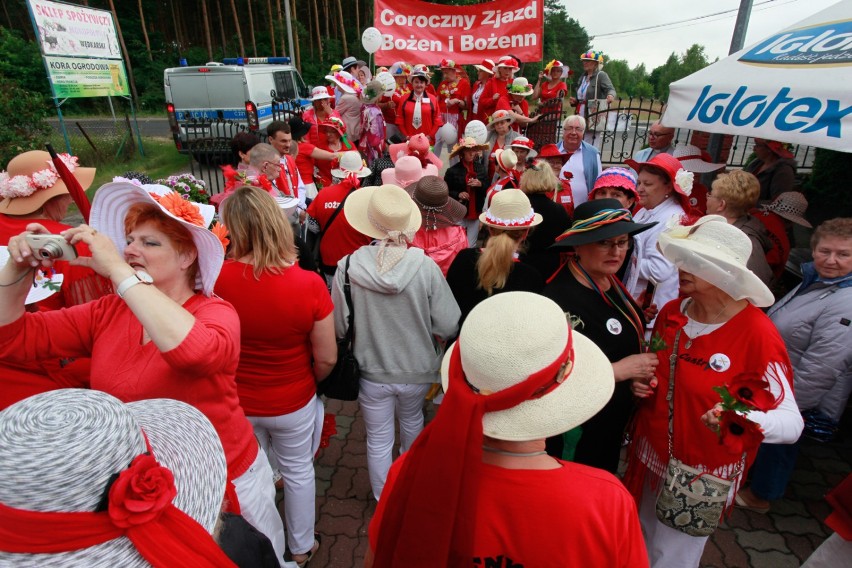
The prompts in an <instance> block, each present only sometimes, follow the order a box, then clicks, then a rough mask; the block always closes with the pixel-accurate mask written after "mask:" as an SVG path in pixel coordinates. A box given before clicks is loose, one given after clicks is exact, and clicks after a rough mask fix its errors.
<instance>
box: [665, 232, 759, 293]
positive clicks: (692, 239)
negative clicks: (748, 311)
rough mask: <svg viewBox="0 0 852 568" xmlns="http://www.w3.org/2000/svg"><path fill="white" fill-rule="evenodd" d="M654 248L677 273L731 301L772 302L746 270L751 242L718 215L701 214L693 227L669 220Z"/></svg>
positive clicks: (757, 281)
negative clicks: (696, 281)
mask: <svg viewBox="0 0 852 568" xmlns="http://www.w3.org/2000/svg"><path fill="white" fill-rule="evenodd" d="M657 247H658V248H659V249H660V252H662V253H663V256H665V257H666V258H667V259H668V260H669V262H671V263H672V264H674V265H675V266H676V267H677V268H678V269H679V270H683V271H684V272H688V273H689V274H692V275H693V276H696V277H698V278H701V279H702V280H706V281H707V282H709V283H710V284H712V285H713V286H715V287H716V288H718V289H720V290H721V291H723V292H725V293H726V294H728V295H729V296H730V297H731V298H733V299H734V300H743V299H747V300H748V301H749V302H750V303H752V304H754V305H755V306H757V307H759V308H765V307H767V306H771V305H772V304H773V303H774V302H775V297H774V296H773V295H772V292H771V291H770V290H769V288H768V287H767V286H766V284H764V283H763V281H762V280H761V279H760V278H758V277H757V276H756V275H755V274H754V272H752V271H751V270H749V269H748V267H747V266H746V264H747V263H748V259H749V256H751V250H752V243H751V239H749V238H748V235H746V234H745V233H744V232H742V231H741V230H740V229H738V228H737V227H734V226H733V225H729V224H728V222H727V221H726V220H725V218H724V217H722V216H721V215H705V216H704V217H702V218H701V219H699V220H698V221H696V222H695V224H694V225H681V224H680V222H679V221H678V220H677V219H676V218H673V220H672V221H670V224H669V226H668V227H667V228H666V229H665V230H664V231H663V232H662V233H660V235H659V237H658V239H657Z"/></svg>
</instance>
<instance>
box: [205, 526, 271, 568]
mask: <svg viewBox="0 0 852 568" xmlns="http://www.w3.org/2000/svg"><path fill="white" fill-rule="evenodd" d="M219 547H220V548H221V549H222V551H223V552H224V553H225V554H226V555H227V556H228V558H230V559H231V562H233V563H234V564H236V565H237V566H239V568H278V567H279V566H280V563H279V562H278V560H277V559H276V558H275V550H274V549H273V548H272V543H271V542H269V539H268V538H266V535H264V534H263V533H262V532H260V531H259V530H257V529H256V528H254V527H253V526H251V525H250V524H249V523H248V521H246V520H245V519H244V518H243V517H241V516H240V515H234V514H232V513H223V514H222V532H221V533H220V534H219Z"/></svg>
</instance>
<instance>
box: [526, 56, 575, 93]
mask: <svg viewBox="0 0 852 568" xmlns="http://www.w3.org/2000/svg"><path fill="white" fill-rule="evenodd" d="M568 71H569V70H568V66H567V65H565V64H564V63H562V62H561V61H559V60H558V59H552V60H550V62H549V63H548V64H547V65H545V66H544V69H542V70H541V72H540V73H539V74H538V81H536V83H535V90H534V91H533V93H532V98H533V100H534V101H535V100H537V101H539V102H540V103H543V102H546V101H549V100H551V99H555V98H563V97H564V96H565V95H566V94H568V85H566V84H565V81H563V80H562V79H563V77H567V76H568Z"/></svg>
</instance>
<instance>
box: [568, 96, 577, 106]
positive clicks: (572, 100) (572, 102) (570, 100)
mask: <svg viewBox="0 0 852 568" xmlns="http://www.w3.org/2000/svg"><path fill="white" fill-rule="evenodd" d="M568 104H570V105H571V106H572V107H573V106H577V98H576V97H568Z"/></svg>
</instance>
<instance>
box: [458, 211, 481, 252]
mask: <svg viewBox="0 0 852 568" xmlns="http://www.w3.org/2000/svg"><path fill="white" fill-rule="evenodd" d="M461 226H462V227H464V229H465V231H466V232H467V246H468V247H469V248H473V247H475V246H476V240H477V239H478V238H479V219H478V218H477V219H462V221H461Z"/></svg>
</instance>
